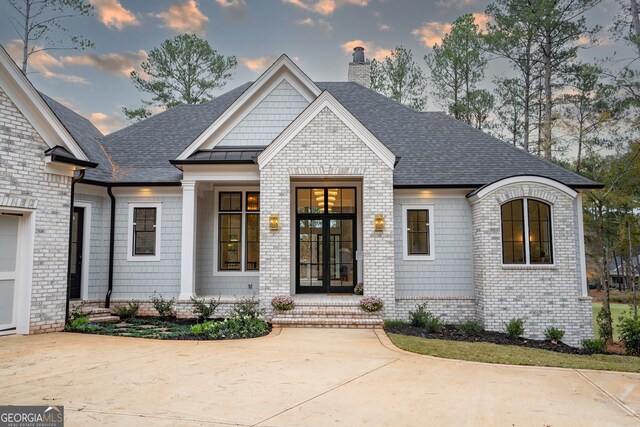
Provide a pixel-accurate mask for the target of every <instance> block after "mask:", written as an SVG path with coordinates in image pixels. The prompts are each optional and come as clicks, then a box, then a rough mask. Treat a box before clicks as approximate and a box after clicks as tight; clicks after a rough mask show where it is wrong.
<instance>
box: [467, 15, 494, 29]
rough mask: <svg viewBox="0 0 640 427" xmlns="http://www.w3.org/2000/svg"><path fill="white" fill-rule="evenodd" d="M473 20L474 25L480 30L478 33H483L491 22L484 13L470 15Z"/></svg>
mask: <svg viewBox="0 0 640 427" xmlns="http://www.w3.org/2000/svg"><path fill="white" fill-rule="evenodd" d="M471 15H473V20H474V22H475V23H476V25H477V26H478V27H479V28H480V32H482V33H484V32H486V30H487V24H488V23H490V22H492V20H491V17H490V16H489V15H487V14H486V13H480V12H475V13H472V14H471Z"/></svg>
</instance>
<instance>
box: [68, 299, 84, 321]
mask: <svg viewBox="0 0 640 427" xmlns="http://www.w3.org/2000/svg"><path fill="white" fill-rule="evenodd" d="M86 315H87V314H86V312H85V311H84V301H81V302H80V304H78V305H76V306H74V307H73V308H72V309H71V313H69V319H70V320H74V319H77V318H79V317H84V316H86Z"/></svg>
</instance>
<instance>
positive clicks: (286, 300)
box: [271, 295, 295, 311]
mask: <svg viewBox="0 0 640 427" xmlns="http://www.w3.org/2000/svg"><path fill="white" fill-rule="evenodd" d="M271 305H272V306H273V308H275V309H276V310H278V311H287V310H293V308H294V307H295V302H294V301H293V298H292V297H291V296H290V295H278V296H275V297H273V299H272V300H271Z"/></svg>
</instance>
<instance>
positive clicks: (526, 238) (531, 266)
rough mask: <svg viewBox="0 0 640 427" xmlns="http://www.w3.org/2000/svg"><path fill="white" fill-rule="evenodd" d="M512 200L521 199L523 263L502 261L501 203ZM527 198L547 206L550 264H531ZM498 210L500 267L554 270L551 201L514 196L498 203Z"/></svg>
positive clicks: (554, 231)
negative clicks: (549, 223)
mask: <svg viewBox="0 0 640 427" xmlns="http://www.w3.org/2000/svg"><path fill="white" fill-rule="evenodd" d="M514 200H522V209H523V211H524V212H523V214H524V224H523V230H522V233H523V240H524V241H525V245H524V261H525V262H524V263H523V264H505V263H504V252H503V250H502V205H504V204H506V203H509V202H513V201H514ZM529 200H536V201H538V202H542V203H544V204H546V205H548V206H549V221H551V256H552V259H553V262H552V263H551V264H531V259H530V255H531V254H530V252H531V250H530V248H529ZM499 208H500V212H499V216H500V262H501V263H502V268H503V269H505V270H509V269H512V270H536V269H539V270H554V269H556V245H555V235H556V230H555V228H554V221H553V203H551V202H549V201H547V200H543V199H538V198H536V197H516V198H513V199H509V200H506V201H504V202H503V203H500V206H499Z"/></svg>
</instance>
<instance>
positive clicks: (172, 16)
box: [153, 0, 209, 36]
mask: <svg viewBox="0 0 640 427" xmlns="http://www.w3.org/2000/svg"><path fill="white" fill-rule="evenodd" d="M153 16H155V17H156V18H158V19H160V20H161V21H163V22H164V26H165V27H167V28H170V29H172V30H173V31H175V32H178V33H192V34H197V35H200V36H203V35H205V34H206V26H207V23H208V22H209V18H208V17H207V16H206V15H205V14H203V13H202V12H201V11H200V9H198V4H197V3H196V1H195V0H187V1H186V2H184V3H174V5H173V6H170V7H169V9H167V10H166V11H164V12H160V13H156V14H154V15H153Z"/></svg>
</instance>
